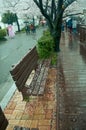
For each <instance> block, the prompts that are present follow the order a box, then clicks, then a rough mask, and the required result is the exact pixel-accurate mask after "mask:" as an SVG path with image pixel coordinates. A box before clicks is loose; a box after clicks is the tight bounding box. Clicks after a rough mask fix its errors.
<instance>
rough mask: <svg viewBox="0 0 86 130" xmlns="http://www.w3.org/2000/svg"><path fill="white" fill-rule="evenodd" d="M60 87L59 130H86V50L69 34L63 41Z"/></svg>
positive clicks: (60, 60) (60, 55) (66, 34)
mask: <svg viewBox="0 0 86 130" xmlns="http://www.w3.org/2000/svg"><path fill="white" fill-rule="evenodd" d="M58 86H59V88H58V106H59V108H58V122H57V125H58V129H59V130H86V48H84V47H83V46H82V45H80V42H79V40H78V39H77V37H76V36H75V35H74V36H73V35H71V34H69V33H65V34H64V35H63V36H62V39H61V52H60V54H59V76H58Z"/></svg>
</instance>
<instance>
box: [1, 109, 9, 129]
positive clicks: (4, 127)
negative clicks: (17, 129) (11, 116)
mask: <svg viewBox="0 0 86 130" xmlns="http://www.w3.org/2000/svg"><path fill="white" fill-rule="evenodd" d="M7 125H8V121H7V119H6V117H5V115H4V113H3V111H2V109H1V107H0V130H6V127H7Z"/></svg>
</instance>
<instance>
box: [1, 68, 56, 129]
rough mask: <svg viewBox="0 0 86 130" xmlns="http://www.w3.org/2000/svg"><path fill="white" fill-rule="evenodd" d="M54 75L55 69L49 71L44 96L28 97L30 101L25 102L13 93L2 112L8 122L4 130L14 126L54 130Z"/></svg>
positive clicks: (18, 93)
mask: <svg viewBox="0 0 86 130" xmlns="http://www.w3.org/2000/svg"><path fill="white" fill-rule="evenodd" d="M56 73H57V71H56V69H55V68H51V69H50V70H49V75H48V79H47V83H46V91H45V94H44V96H40V97H33V96H30V101H29V102H25V101H22V95H21V93H20V92H18V91H16V92H15V94H14V95H13V97H12V99H11V101H10V102H9V104H8V105H7V107H6V109H5V110H4V113H5V116H6V118H7V119H8V121H9V125H8V127H7V129H6V130H13V128H14V126H16V125H17V126H22V127H26V128H27V127H28V128H39V130H56V116H55V115H56V99H55V95H56V94H55V92H56V91H55V88H54V86H55V80H56Z"/></svg>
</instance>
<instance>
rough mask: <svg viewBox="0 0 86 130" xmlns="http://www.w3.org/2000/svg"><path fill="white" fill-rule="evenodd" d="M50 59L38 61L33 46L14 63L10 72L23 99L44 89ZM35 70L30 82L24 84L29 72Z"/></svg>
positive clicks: (39, 93) (40, 92) (41, 92)
mask: <svg viewBox="0 0 86 130" xmlns="http://www.w3.org/2000/svg"><path fill="white" fill-rule="evenodd" d="M49 65H50V59H46V60H42V61H39V57H38V54H37V51H36V47H34V48H33V49H32V50H31V51H30V52H29V53H28V54H27V55H26V56H25V57H24V58H23V59H22V60H21V61H20V62H19V63H18V64H17V65H15V66H14V67H13V68H12V69H11V71H10V73H11V75H12V77H13V80H14V81H15V84H16V86H17V88H18V90H19V91H20V92H22V95H23V99H25V98H26V97H27V96H30V95H33V96H37V95H43V94H44V90H45V83H46V78H47V75H48V70H49ZM33 70H35V74H34V76H33V79H32V82H31V84H30V85H28V84H26V81H27V79H28V77H29V76H30V74H31V72H32V71H33Z"/></svg>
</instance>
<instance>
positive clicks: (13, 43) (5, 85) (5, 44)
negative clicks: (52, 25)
mask: <svg viewBox="0 0 86 130" xmlns="http://www.w3.org/2000/svg"><path fill="white" fill-rule="evenodd" d="M43 30H44V28H40V29H38V30H37V32H36V36H33V35H31V34H30V35H26V34H25V33H20V34H16V36H15V38H14V39H10V38H7V39H8V40H7V41H2V42H1V41H0V101H1V100H2V99H3V97H4V96H5V95H6V93H7V92H8V90H9V89H10V87H11V86H12V84H13V80H12V78H11V75H10V70H11V66H12V65H13V64H16V63H17V62H18V61H19V60H21V58H22V57H24V55H26V54H27V52H28V51H29V49H30V48H32V47H33V46H34V45H36V43H37V40H38V39H39V37H41V35H42V32H43Z"/></svg>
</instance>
